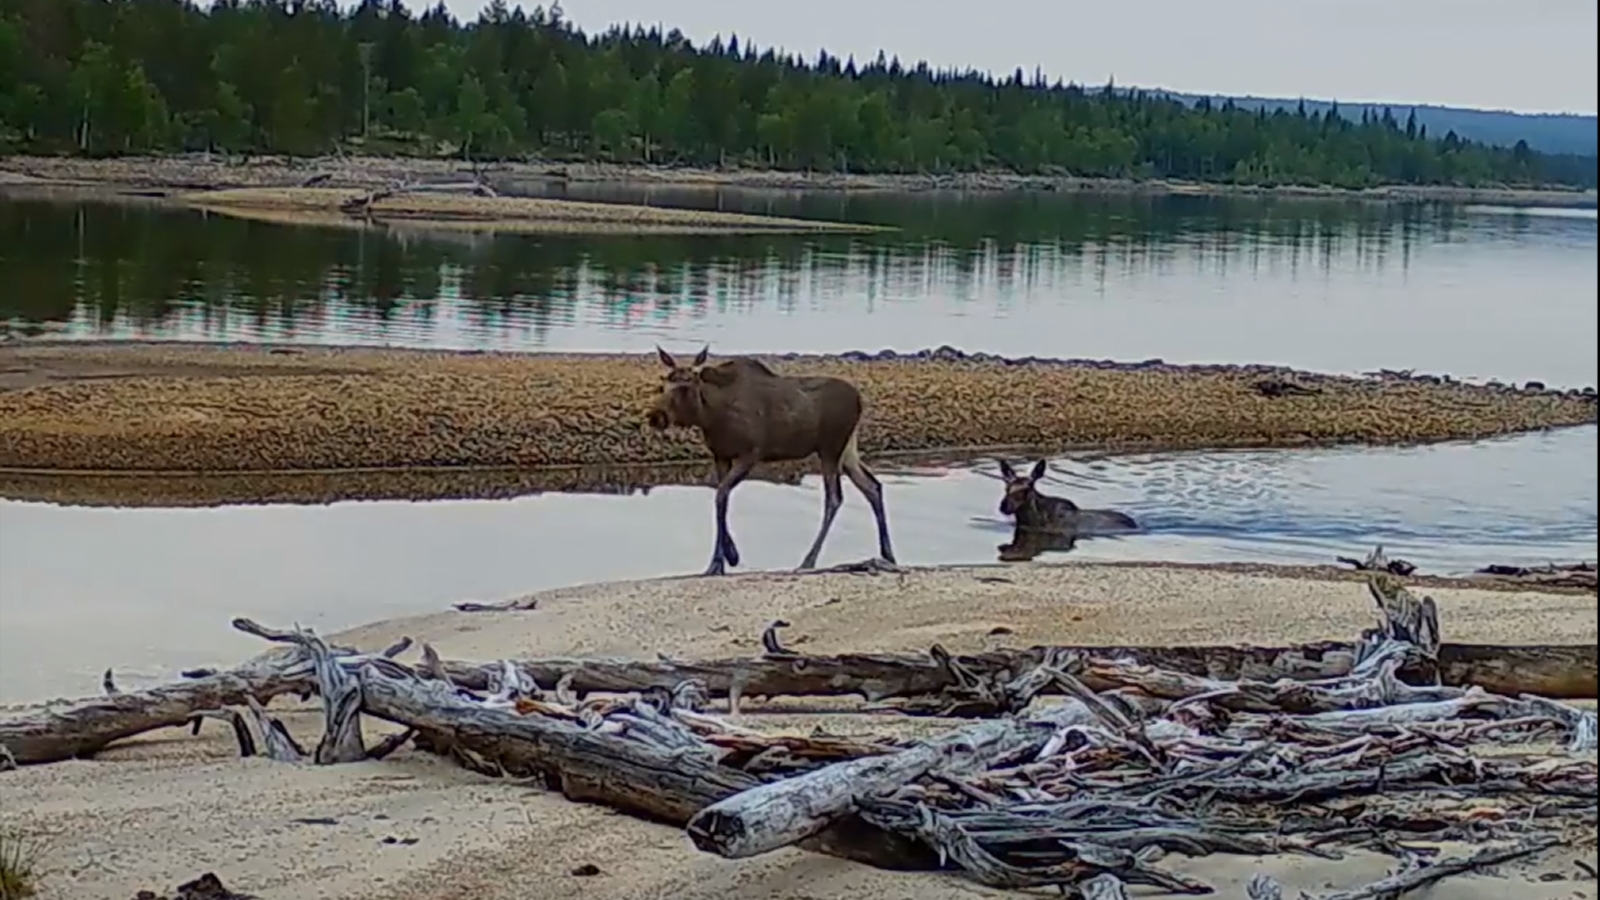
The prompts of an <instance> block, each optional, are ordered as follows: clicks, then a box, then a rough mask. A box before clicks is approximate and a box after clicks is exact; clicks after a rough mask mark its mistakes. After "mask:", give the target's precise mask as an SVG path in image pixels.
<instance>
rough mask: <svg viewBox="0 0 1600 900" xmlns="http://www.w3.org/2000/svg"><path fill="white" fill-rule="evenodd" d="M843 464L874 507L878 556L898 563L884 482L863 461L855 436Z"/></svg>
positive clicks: (885, 560) (857, 487)
mask: <svg viewBox="0 0 1600 900" xmlns="http://www.w3.org/2000/svg"><path fill="white" fill-rule="evenodd" d="M841 463H842V465H843V466H844V473H845V474H846V475H849V476H850V482H851V483H852V484H854V485H855V486H856V489H857V490H859V491H860V492H861V495H862V496H864V497H866V498H867V505H868V506H871V507H872V517H873V518H874V519H877V520H878V556H880V557H882V558H883V561H884V562H886V563H893V562H896V560H895V558H894V546H893V545H892V544H891V543H890V541H889V514H888V513H887V512H886V511H885V510H884V507H883V482H881V481H879V480H878V476H876V475H874V474H872V470H871V469H868V468H867V466H866V464H865V463H863V462H862V461H861V455H860V453H858V452H857V451H856V439H855V437H854V436H852V437H851V438H850V444H849V446H847V447H846V448H845V453H844V458H843V459H842V460H841Z"/></svg>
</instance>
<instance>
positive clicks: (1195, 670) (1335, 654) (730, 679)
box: [445, 641, 1600, 701]
mask: <svg viewBox="0 0 1600 900" xmlns="http://www.w3.org/2000/svg"><path fill="white" fill-rule="evenodd" d="M1063 650H1066V651H1071V652H1076V653H1080V654H1083V655H1085V656H1088V657H1093V658H1097V659H1106V660H1128V661H1131V662H1134V663H1137V664H1139V665H1144V666H1150V667H1153V668H1157V669H1165V670H1167V671H1170V672H1178V673H1182V674H1186V675H1197V676H1203V677H1208V678H1215V679H1220V680H1224V681H1234V680H1252V681H1275V680H1277V679H1280V678H1288V679H1293V680H1296V681H1310V680H1314V679H1319V678H1339V677H1342V676H1344V675H1348V674H1349V673H1350V670H1351V668H1352V667H1353V666H1354V664H1355V653H1356V645H1355V644H1353V643H1350V642H1348V641H1319V642H1316V643H1308V644H1295V645H1290V646H1284V647H1249V646H1223V645H1217V646H1190V647H1031V648H1028V649H1022V650H994V651H989V652H985V653H975V654H971V655H957V656H955V657H954V658H955V661H956V662H958V663H960V664H961V665H962V666H964V667H965V668H966V669H968V670H969V671H971V672H974V673H978V674H980V675H982V676H986V677H1002V678H1010V677H1014V676H1015V675H1017V674H1021V673H1024V672H1028V671H1031V670H1032V669H1034V668H1036V667H1038V666H1039V665H1040V664H1041V663H1043V662H1044V661H1045V659H1046V658H1047V657H1048V656H1049V655H1050V654H1052V653H1056V652H1060V651H1063ZM517 665H518V666H519V667H520V668H521V669H522V671H524V672H525V673H527V674H528V676H529V677H531V678H533V679H534V680H535V681H537V682H538V683H539V684H555V683H556V682H557V681H560V680H561V679H563V678H566V677H569V676H570V677H571V679H572V688H573V690H575V691H577V692H578V693H579V694H580V695H582V694H590V693H631V692H636V691H642V690H647V689H650V688H671V687H672V686H673V685H675V684H679V683H681V682H683V681H686V680H688V679H691V678H692V679H698V680H699V681H701V682H702V683H704V685H705V686H706V690H707V691H708V692H709V693H710V695H711V696H712V697H716V698H721V697H728V696H730V695H738V696H743V697H785V696H788V697H818V696H839V695H850V694H854V695H859V696H861V697H864V698H866V699H868V700H872V701H877V700H884V699H887V698H893V697H920V696H929V695H937V694H939V693H940V692H941V691H943V690H945V689H946V688H949V687H951V686H953V685H954V683H955V682H954V680H953V679H952V676H951V674H950V673H949V671H948V670H946V669H945V668H944V667H943V666H941V665H940V664H939V662H938V661H937V660H935V659H934V658H932V657H930V656H927V655H922V654H913V653H844V654H838V655H816V656H812V655H788V656H781V657H770V656H759V657H735V658H728V659H715V660H701V661H694V660H675V659H657V660H631V659H606V658H560V657H546V658H540V659H523V660H518V661H517ZM445 667H446V669H447V670H448V671H449V673H450V677H451V678H452V679H454V680H456V681H457V682H459V683H460V684H461V685H463V686H464V687H469V688H472V689H475V690H482V689H483V688H484V687H485V686H486V685H487V684H488V680H487V679H488V674H487V672H485V671H484V669H483V667H482V666H480V665H478V664H476V663H465V662H455V661H446V662H445ZM1438 669H1439V678H1440V680H1441V681H1442V683H1444V684H1446V685H1450V686H1455V687H1469V686H1476V687H1481V688H1483V689H1484V690H1486V691H1491V692H1494V693H1498V694H1509V695H1517V694H1538V695H1539V696H1542V697H1551V698H1554V699H1559V700H1591V699H1595V698H1596V697H1600V688H1597V684H1600V648H1597V647H1595V646H1594V645H1591V644H1526V645H1515V644H1510V645H1508V644H1451V643H1445V644H1440V646H1439V657H1438ZM1086 678H1087V682H1086V683H1088V684H1089V685H1090V686H1091V687H1097V688H1102V689H1109V688H1111V687H1114V686H1115V685H1111V684H1103V683H1102V684H1097V683H1096V682H1095V680H1094V676H1093V675H1089V676H1086ZM1054 691H1055V688H1053V687H1052V688H1050V689H1048V691H1047V692H1054Z"/></svg>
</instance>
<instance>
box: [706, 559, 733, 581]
mask: <svg viewBox="0 0 1600 900" xmlns="http://www.w3.org/2000/svg"><path fill="white" fill-rule="evenodd" d="M726 574H728V567H727V566H726V565H725V564H724V563H723V562H722V560H720V559H719V560H715V561H713V562H712V563H711V565H709V566H706V570H705V571H704V572H701V573H700V575H701V576H702V577H706V578H709V577H711V576H712V575H726Z"/></svg>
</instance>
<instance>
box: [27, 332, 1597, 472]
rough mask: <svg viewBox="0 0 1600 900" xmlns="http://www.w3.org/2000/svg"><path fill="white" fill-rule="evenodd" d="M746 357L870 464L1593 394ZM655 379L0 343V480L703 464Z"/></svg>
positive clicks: (433, 357)
mask: <svg viewBox="0 0 1600 900" xmlns="http://www.w3.org/2000/svg"><path fill="white" fill-rule="evenodd" d="M766 358H768V359H771V360H774V361H778V362H779V365H780V368H781V369H782V370H784V371H789V372H799V371H808V372H816V373H826V374H835V375H840V376H843V377H847V378H850V379H851V380H853V381H855V382H856V383H857V384H858V386H860V388H861V389H862V392H863V394H864V395H865V396H866V400H867V407H868V411H867V418H866V420H865V422H864V424H863V426H862V434H861V446H862V450H863V452H864V453H867V454H868V455H872V456H885V455H895V454H905V453H929V452H965V451H968V450H976V449H980V448H1006V447H1019V446H1027V447H1036V448H1055V449H1067V448H1082V447H1093V448H1097V449H1102V450H1106V451H1117V450H1149V449H1171V450H1176V449H1217V448H1225V447H1307V446H1327V445H1335V444H1351V443H1364V444H1385V445H1396V444H1416V443H1430V442H1437V441H1444V440H1460V439H1473V438H1483V437H1489V436H1493V435H1506V434H1514V433H1518V432H1523V431H1529V430H1538V429H1547V428H1555V427H1563V426H1571V425H1585V424H1591V423H1594V422H1595V421H1596V403H1595V395H1594V391H1593V389H1586V392H1584V391H1563V390H1552V389H1549V388H1546V387H1545V386H1543V385H1540V384H1538V383H1533V384H1529V385H1526V386H1523V387H1515V386H1510V385H1503V384H1486V385H1469V384H1463V383H1460V382H1456V381H1453V380H1450V379H1448V378H1446V377H1444V376H1437V377H1435V376H1416V375H1407V374H1404V373H1392V374H1390V375H1389V376H1387V377H1383V378H1356V377H1347V376H1334V375H1324V374H1317V373H1309V372H1296V371H1293V370H1289V369H1282V368H1276V367H1267V366H1178V365H1172V364H1168V363H1164V362H1161V361H1147V362H1142V363H1116V362H1110V361H1082V362H1074V361H1041V360H1037V359H1029V360H1000V359H999V358H997V357H993V356H990V355H984V354H965V353H962V352H961V351H958V350H954V349H953V348H941V349H940V350H934V351H927V352H925V353H918V354H911V355H902V354H895V355H887V354H876V355H867V354H845V355H833V356H810V355H771V356H767V357H766ZM659 370H660V364H659V363H658V362H657V361H656V360H655V359H654V357H653V355H647V354H634V355H626V354H571V353H563V354H545V353H538V354H517V353H471V352H468V353H463V352H450V351H431V350H404V351H402V350H387V349H371V348H333V347H309V346H307V347H273V346H268V345H241V344H226V345H196V344H177V343H165V342H155V343H133V342H126V343H124V342H95V343H89V342H73V341H56V342H47V343H36V342H31V341H15V342H10V343H8V344H5V345H0V469H5V470H8V471H9V472H10V473H12V474H23V473H26V472H34V473H38V472H56V473H62V472H79V473H90V472H118V471H120V472H128V471H139V472H147V473H166V474H170V475H178V474H197V473H208V474H229V473H233V474H246V473H260V472H278V473H286V472H296V473H303V474H315V473H323V472H331V471H348V470H390V469H440V468H447V469H459V468H492V467H509V468H518V469H522V470H531V469H540V468H555V467H566V468H573V467H584V466H659V465H663V464H671V463H682V462H691V461H695V460H701V459H704V458H705V457H704V454H705V451H704V448H703V447H702V446H701V445H700V443H699V441H698V439H697V438H696V437H695V436H694V435H693V434H691V433H688V432H684V431H681V430H679V431H674V432H670V433H667V434H660V433H656V432H654V431H652V430H650V429H648V428H646V427H645V425H644V423H643V414H644V410H645V409H646V408H647V407H648V406H649V404H650V403H651V402H653V400H654V397H655V394H656V391H657V390H658V380H659V378H658V376H659ZM7 388H10V389H9V390H8V389H7Z"/></svg>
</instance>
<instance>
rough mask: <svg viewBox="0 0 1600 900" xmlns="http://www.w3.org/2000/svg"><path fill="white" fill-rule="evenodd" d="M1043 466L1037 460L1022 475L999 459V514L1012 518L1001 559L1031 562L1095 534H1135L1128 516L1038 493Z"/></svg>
mask: <svg viewBox="0 0 1600 900" xmlns="http://www.w3.org/2000/svg"><path fill="white" fill-rule="evenodd" d="M1046 468H1047V466H1046V463H1045V461H1044V460H1042V459H1041V460H1039V461H1038V462H1037V463H1035V464H1034V466H1033V469H1032V471H1030V472H1028V474H1026V475H1019V474H1017V470H1016V469H1013V468H1012V467H1011V464H1010V463H1008V462H1006V461H1005V460H1000V475H1001V477H1003V478H1004V479H1005V496H1004V497H1002V498H1001V499H1000V513H1001V515H1007V516H1014V517H1015V518H1016V525H1015V527H1014V528H1013V529H1012V533H1011V543H1009V544H1005V545H1003V546H1001V547H1000V557H1001V559H1006V560H1012V559H1032V558H1033V557H1035V556H1038V555H1039V554H1040V553H1043V552H1046V551H1050V550H1057V551H1062V552H1065V551H1069V550H1071V549H1073V548H1074V547H1075V546H1077V543H1078V538H1080V537H1092V536H1094V535H1097V534H1117V533H1122V532H1128V531H1137V530H1138V529H1139V524H1138V523H1137V522H1135V521H1134V520H1133V518H1132V517H1131V516H1128V515H1126V514H1124V513H1120V512H1117V511H1115V510H1110V509H1079V508H1078V504H1076V503H1073V502H1072V501H1071V500H1068V499H1067V498H1065V497H1051V496H1049V495H1047V494H1042V493H1040V492H1039V487H1038V485H1039V481H1040V479H1042V478H1044V476H1045V471H1046Z"/></svg>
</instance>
